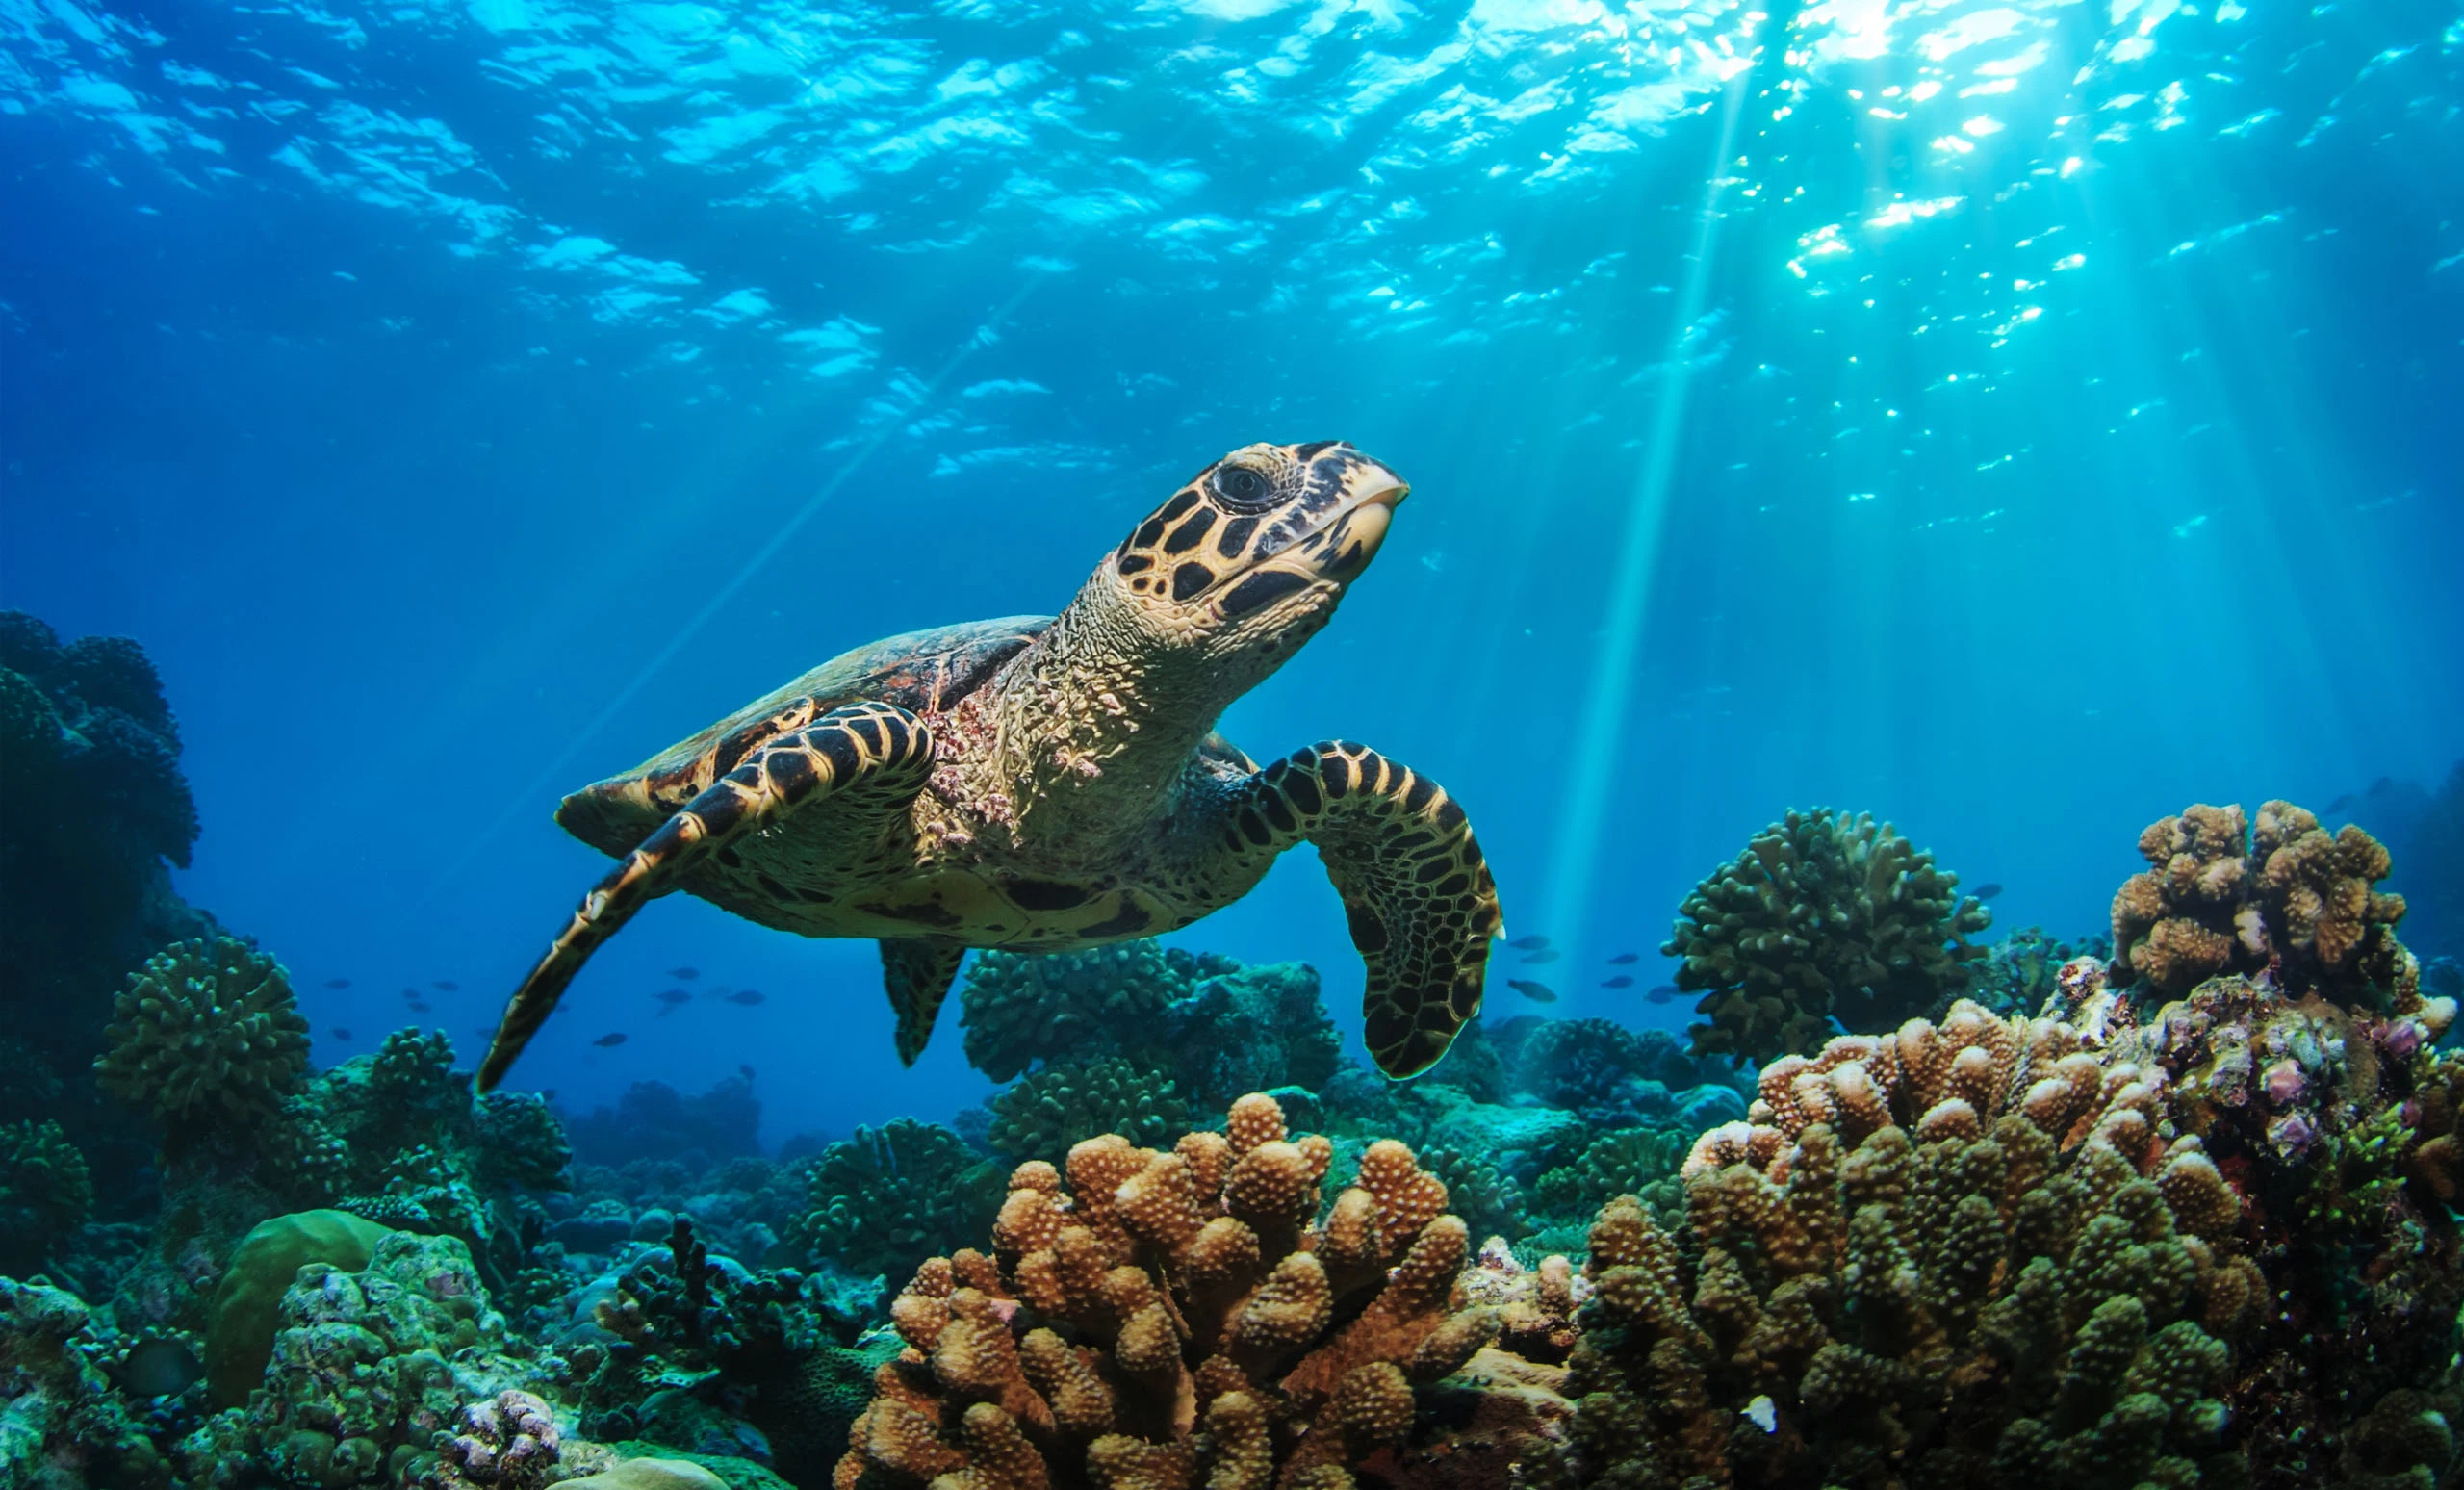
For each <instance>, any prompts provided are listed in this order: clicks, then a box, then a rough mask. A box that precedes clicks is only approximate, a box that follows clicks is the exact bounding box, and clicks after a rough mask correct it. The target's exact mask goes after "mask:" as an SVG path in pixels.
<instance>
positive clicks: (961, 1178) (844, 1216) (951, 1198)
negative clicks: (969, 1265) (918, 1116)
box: [803, 1118, 1001, 1277]
mask: <svg viewBox="0 0 2464 1490" xmlns="http://www.w3.org/2000/svg"><path fill="white" fill-rule="evenodd" d="M810 1197H811V1205H812V1209H811V1210H810V1212H809V1213H808V1214H807V1216H806V1217H805V1221H804V1226H803V1231H804V1234H805V1237H806V1238H807V1240H808V1241H809V1245H810V1247H811V1250H812V1251H813V1252H814V1253H815V1254H817V1255H818V1256H820V1257H822V1258H824V1259H826V1260H828V1261H831V1262H834V1263H836V1264H838V1265H839V1266H841V1267H844V1268H846V1269H847V1270H848V1271H850V1272H854V1273H855V1274H857V1275H858V1276H860V1277H865V1276H871V1275H873V1274H876V1273H878V1274H882V1275H885V1276H887V1275H892V1274H895V1273H897V1272H903V1271H904V1270H905V1269H906V1268H907V1267H908V1266H909V1265H910V1264H911V1261H912V1259H914V1258H916V1257H918V1256H923V1255H929V1254H930V1253H932V1252H935V1251H948V1250H951V1249H952V1248H955V1247H956V1246H959V1245H960V1244H962V1243H963V1242H964V1241H965V1240H966V1239H967V1238H969V1237H972V1236H979V1235H981V1234H982V1233H983V1230H984V1227H985V1223H986V1222H987V1221H988V1220H991V1218H992V1215H993V1213H994V1211H996V1210H997V1209H998V1208H999V1207H1000V1204H1001V1174H1000V1171H999V1170H998V1169H995V1168H994V1167H993V1166H991V1165H989V1164H987V1163H985V1162H983V1161H982V1160H980V1159H978V1158H977V1157H976V1155H975V1153H974V1151H973V1150H971V1149H969V1148H968V1147H967V1146H966V1143H965V1142H964V1141H963V1140H962V1139H960V1137H959V1136H958V1135H957V1134H955V1133H952V1132H951V1131H950V1130H949V1129H947V1128H943V1127H939V1126H937V1125H935V1124H933V1123H926V1122H917V1121H916V1120H915V1119H913V1118H893V1119H891V1120H890V1121H889V1122H887V1123H885V1124H883V1125H882V1126H881V1127H878V1128H866V1127H859V1128H858V1129H857V1130H856V1133H855V1136H854V1137H853V1138H850V1139H847V1140H845V1141H843V1142H840V1143H833V1144H831V1145H830V1146H829V1147H828V1148H826V1149H824V1150H822V1154H821V1157H820V1159H819V1160H817V1161H816V1162H815V1163H814V1165H813V1168H812V1175H811V1180H810Z"/></svg>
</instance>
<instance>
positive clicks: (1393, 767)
mask: <svg viewBox="0 0 2464 1490" xmlns="http://www.w3.org/2000/svg"><path fill="white" fill-rule="evenodd" d="M1304 838H1305V839H1307V840H1308V841H1310V842H1312V843H1315V844H1316V845H1317V846H1318V856H1319V858H1320V859H1322V860H1323V861H1325V865H1326V877H1327V878H1328V879H1330V880H1332V881H1334V883H1335V891H1336V893H1337V894H1340V895H1341V896H1343V901H1344V913H1345V915H1346V917H1347V919H1348V920H1349V922H1350V925H1351V939H1352V945H1353V946H1355V947H1358V948H1359V949H1360V955H1361V957H1362V959H1363V960H1364V961H1366V962H1367V963H1368V964H1369V986H1368V989H1367V991H1366V993H1365V994H1364V995H1363V998H1362V1005H1361V1012H1362V1014H1363V1015H1366V1016H1367V1021H1368V1029H1367V1039H1368V1043H1369V1051H1370V1054H1371V1055H1372V1056H1373V1057H1374V1058H1375V1060H1376V1062H1377V1066H1378V1069H1380V1070H1382V1071H1384V1072H1385V1073H1386V1074H1387V1075H1389V1076H1393V1077H1398V1078H1400V1077H1404V1076H1415V1075H1418V1074H1419V1073H1421V1072H1422V1071H1424V1070H1426V1069H1428V1068H1429V1067H1430V1066H1434V1065H1436V1064H1437V1061H1438V1058H1439V1057H1440V1056H1443V1055H1445V1054H1446V1050H1447V1047H1448V1046H1449V1045H1450V1044H1452V1043H1453V1042H1454V1035H1455V1032H1456V1031H1458V1030H1460V1029H1461V1028H1462V1027H1463V1025H1464V1024H1465V1023H1466V1022H1467V1021H1468V1020H1470V1019H1471V1018H1472V1017H1473V1016H1474V1015H1477V1014H1478V1013H1479V1012H1480V989H1481V983H1482V981H1483V979H1484V978H1485V977H1486V976H1487V972H1488V963H1489V941H1490V939H1491V938H1494V937H1495V936H1497V934H1498V928H1499V927H1500V926H1501V924H1502V923H1503V913H1502V912H1501V911H1500V910H1499V907H1498V893H1497V884H1496V882H1495V881H1494V880H1492V879H1491V878H1490V876H1489V866H1488V861H1486V860H1485V859H1484V858H1482V857H1481V854H1480V845H1479V842H1478V840H1476V838H1474V837H1473V835H1472V827H1471V824H1470V823H1469V822H1468V821H1467V820H1466V819H1465V817H1464V815H1463V809H1461V808H1460V807H1457V806H1456V805H1455V803H1454V800H1453V799H1452V798H1451V797H1449V796H1448V795H1447V794H1446V789H1445V788H1444V787H1442V786H1440V785H1438V784H1437V783H1435V782H1433V781H1430V780H1429V779H1428V778H1427V777H1425V776H1422V775H1420V774H1418V773H1417V772H1414V771H1413V770H1412V769H1411V768H1409V767H1408V766H1404V765H1401V764H1399V763H1398V762H1396V761H1392V760H1389V759H1387V758H1385V757H1383V756H1381V755H1379V754H1378V753H1377V752H1375V751H1373V750H1371V749H1370V748H1369V747H1368V746H1366V745H1355V744H1352V743H1351V742H1349V741H1347V740H1331V741H1327V742H1324V743H1322V744H1318V745H1312V746H1310V747H1308V748H1307V749H1305V750H1298V751H1295V752H1293V753H1292V754H1291V755H1290V756H1288V757H1286V758H1283V759H1281V760H1277V761H1275V762H1273V763H1272V764H1270V765H1269V766H1268V767H1267V768H1266V769H1264V770H1262V771H1259V772H1258V773H1256V774H1255V775H1253V776H1251V777H1249V778H1248V779H1247V781H1246V782H1245V783H1244V784H1243V785H1242V787H1241V790H1240V792H1239V794H1238V795H1237V796H1236V797H1235V799H1234V803H1233V809H1232V811H1231V815H1230V822H1229V825H1228V827H1227V829H1226V834H1225V843H1226V846H1227V847H1229V848H1231V849H1233V850H1234V851H1235V852H1236V853H1239V854H1243V855H1249V854H1255V853H1259V852H1261V851H1263V852H1266V853H1270V854H1272V853H1279V852H1281V851H1282V850H1283V849H1285V848H1288V847H1290V846H1291V845H1292V844H1294V843H1296V842H1298V841H1300V840H1301V839H1304Z"/></svg>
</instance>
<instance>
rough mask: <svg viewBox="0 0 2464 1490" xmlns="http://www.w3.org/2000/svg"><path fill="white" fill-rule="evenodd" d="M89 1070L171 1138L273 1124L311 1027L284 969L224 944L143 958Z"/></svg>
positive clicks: (302, 1067)
mask: <svg viewBox="0 0 2464 1490" xmlns="http://www.w3.org/2000/svg"><path fill="white" fill-rule="evenodd" d="M108 1035H109V1039H110V1045H109V1048H107V1049H106V1050H105V1051H104V1053H103V1055H102V1056H101V1058H100V1059H98V1060H97V1061H96V1062H95V1063H94V1074H95V1076H96V1078H97V1079H98V1080H99V1081H100V1082H101V1083H102V1085H103V1088H104V1090H105V1091H108V1092H111V1093H113V1094H114V1095H115V1096H118V1097H121V1098H123V1099H125V1100H127V1101H130V1102H135V1103H139V1104H141V1105H143V1106H146V1107H148V1108H150V1109H151V1110H152V1111H153V1113H154V1116H155V1117H156V1118H158V1119H160V1120H161V1121H162V1122H163V1123H164V1124H165V1125H166V1128H167V1130H168V1131H169V1132H170V1134H171V1135H172V1136H173V1137H174V1138H178V1137H179V1136H181V1135H182V1134H184V1133H187V1132H189V1131H191V1130H192V1129H193V1128H196V1127H206V1128H217V1127H219V1128H244V1127H245V1126H246V1125H248V1124H251V1123H260V1122H264V1121H266V1120H268V1119H269V1118H271V1117H272V1116H273V1115H274V1114H275V1113H276V1112H278V1111H279V1110H280V1108H281V1106H282V1101H283V1099H284V1098H285V1097H288V1096H290V1095H292V1094H293V1093H295V1092H297V1091H298V1090H299V1087H300V1083H301V1081H302V1079H303V1078H304V1077H305V1076H306V1074H307V1069H308V1021H307V1020H306V1019H305V1018H302V1017H301V1016H300V1014H299V1010H298V1006H297V1004H296V1003H295V1001H294V999H293V998H292V993H291V980H290V978H289V977H288V976H286V975H285V974H284V972H283V970H282V967H281V964H279V963H276V962H274V960H273V959H272V958H269V957H267V956H265V955H263V954H262V953H260V952H258V951H257V950H256V949H255V948H253V947H251V946H249V945H248V944H247V943H245V942H243V941H239V940H236V939H234V938H229V937H217V938H212V939H210V940H201V941H182V942H177V943H174V944H173V945H171V946H169V947H167V948H165V949H164V950H162V951H161V952H158V953H156V954H155V955H154V956H152V957H150V958H148V959H146V961H145V965H144V967H142V968H141V969H140V970H139V971H138V972H136V973H134V974H132V975H131V976H130V978H129V980H128V987H127V989H124V990H122V992H121V993H120V995H119V999H118V1001H117V1003H116V1005H115V1006H114V1009H113V1021H112V1025H111V1028H110V1030H109V1031H108Z"/></svg>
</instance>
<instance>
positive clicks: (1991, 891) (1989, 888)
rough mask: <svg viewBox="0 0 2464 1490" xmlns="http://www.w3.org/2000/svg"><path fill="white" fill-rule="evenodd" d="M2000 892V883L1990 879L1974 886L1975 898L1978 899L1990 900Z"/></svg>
mask: <svg viewBox="0 0 2464 1490" xmlns="http://www.w3.org/2000/svg"><path fill="white" fill-rule="evenodd" d="M2001 893H2002V886H2001V885H2000V884H1998V883H1996V882H1995V881H1992V880H1988V881H1986V882H1985V883H1984V884H1982V885H1980V886H1977V887H1976V898H1977V899H1979V900H1991V899H1992V898H1993V897H1994V896H1996V895H1999V894H2001Z"/></svg>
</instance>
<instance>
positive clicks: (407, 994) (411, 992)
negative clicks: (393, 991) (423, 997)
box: [402, 989, 420, 998]
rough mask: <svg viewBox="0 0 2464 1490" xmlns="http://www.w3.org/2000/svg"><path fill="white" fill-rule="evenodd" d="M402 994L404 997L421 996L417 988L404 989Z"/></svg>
mask: <svg viewBox="0 0 2464 1490" xmlns="http://www.w3.org/2000/svg"><path fill="white" fill-rule="evenodd" d="M402 996H403V997H404V998H417V997H419V996H420V990H419V989H403V990H402Z"/></svg>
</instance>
